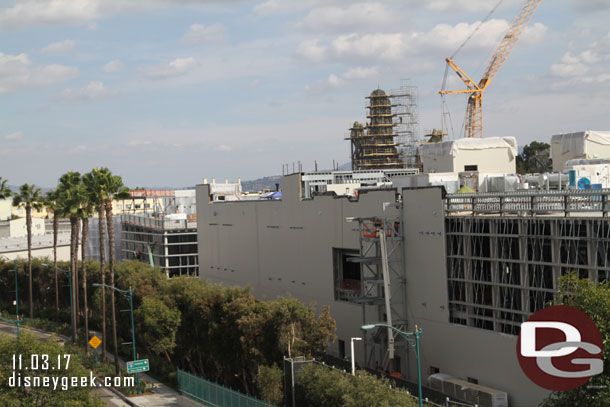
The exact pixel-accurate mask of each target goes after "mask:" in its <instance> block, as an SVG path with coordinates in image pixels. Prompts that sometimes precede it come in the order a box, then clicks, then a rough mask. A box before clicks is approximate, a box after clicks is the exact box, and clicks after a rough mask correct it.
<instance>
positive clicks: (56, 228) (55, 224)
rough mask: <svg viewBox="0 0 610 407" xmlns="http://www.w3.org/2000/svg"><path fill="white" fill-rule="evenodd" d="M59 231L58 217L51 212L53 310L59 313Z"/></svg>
mask: <svg viewBox="0 0 610 407" xmlns="http://www.w3.org/2000/svg"><path fill="white" fill-rule="evenodd" d="M58 233H59V218H58V217H57V213H56V212H53V268H54V269H55V310H56V311H57V313H58V314H59V279H58V278H57V273H58V271H57V235H58Z"/></svg>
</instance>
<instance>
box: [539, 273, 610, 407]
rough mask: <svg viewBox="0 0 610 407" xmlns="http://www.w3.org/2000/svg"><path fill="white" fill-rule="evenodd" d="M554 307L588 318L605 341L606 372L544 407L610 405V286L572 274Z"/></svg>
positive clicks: (561, 284) (564, 279) (553, 395)
mask: <svg viewBox="0 0 610 407" xmlns="http://www.w3.org/2000/svg"><path fill="white" fill-rule="evenodd" d="M553 304H554V305H568V306H571V307H574V308H577V309H579V310H581V311H583V312H584V313H585V314H587V315H588V316H589V317H590V318H591V319H592V320H593V322H595V325H597V328H598V329H599V331H600V333H601V336H602V341H603V348H604V349H603V360H604V372H603V373H602V374H599V375H595V376H593V377H592V378H591V379H590V380H589V382H587V383H586V384H585V385H583V386H580V387H578V388H576V389H574V390H570V391H560V392H553V393H551V395H550V396H549V397H548V398H547V399H546V400H545V401H544V402H543V403H542V406H543V407H572V406H587V407H606V406H608V405H610V285H609V284H608V281H604V282H602V283H595V282H593V281H591V280H589V279H579V278H578V274H576V273H569V274H566V275H565V276H562V277H561V278H560V280H559V289H558V292H557V296H556V300H555V301H554V303H553Z"/></svg>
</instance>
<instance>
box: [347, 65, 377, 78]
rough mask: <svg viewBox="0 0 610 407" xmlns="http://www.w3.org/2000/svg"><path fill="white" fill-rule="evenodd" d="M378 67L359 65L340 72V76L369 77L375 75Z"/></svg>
mask: <svg viewBox="0 0 610 407" xmlns="http://www.w3.org/2000/svg"><path fill="white" fill-rule="evenodd" d="M378 73H379V69H378V68H377V67H376V66H373V67H368V68H365V67H361V66H357V67H355V68H350V69H348V70H347V71H346V72H344V73H342V74H341V76H342V77H343V78H345V79H369V78H371V77H373V76H377V75H378Z"/></svg>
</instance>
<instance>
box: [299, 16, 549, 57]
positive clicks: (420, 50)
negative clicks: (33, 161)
mask: <svg viewBox="0 0 610 407" xmlns="http://www.w3.org/2000/svg"><path fill="white" fill-rule="evenodd" d="M479 24H480V23H479V22H475V23H472V24H469V23H458V24H455V25H449V24H437V25H436V26H434V27H433V28H432V29H431V30H429V31H411V32H394V33H364V34H362V33H350V34H342V35H339V36H337V37H335V38H334V39H332V40H330V42H327V43H326V44H325V43H321V41H320V40H319V39H313V40H306V41H303V42H301V43H300V44H299V45H298V46H297V49H296V54H297V56H299V57H302V58H304V59H308V60H310V61H312V62H327V61H329V60H332V61H336V60H346V59H347V60H352V61H353V60H354V59H355V60H357V61H358V62H361V63H362V62H365V61H370V60H371V59H380V60H385V61H399V60H404V59H405V58H407V57H408V56H414V55H424V56H429V55H431V51H442V52H444V53H450V52H453V51H455V50H456V49H457V48H458V47H459V46H460V45H461V44H462V43H463V42H464V40H466V38H468V36H469V35H470V34H471V33H472V32H473V30H474V29H475V27H477V26H478V25H479ZM508 27H509V23H508V21H505V20H495V19H492V20H489V21H486V22H485V23H483V24H482V25H481V27H480V29H479V31H478V32H477V34H476V35H474V36H473V37H472V38H470V40H469V41H468V43H467V48H466V50H467V51H468V52H478V51H485V52H490V51H491V50H493V49H494V47H495V46H496V45H497V44H498V43H499V40H500V39H501V38H502V36H503V35H504V34H505V33H506V31H507V29H508ZM546 32H547V27H546V26H545V25H544V24H540V23H537V24H535V25H534V26H532V27H531V28H530V29H529V30H528V29H526V30H525V32H524V33H523V39H524V42H526V43H530V44H531V43H538V42H540V41H542V39H543V38H544V35H545V34H546Z"/></svg>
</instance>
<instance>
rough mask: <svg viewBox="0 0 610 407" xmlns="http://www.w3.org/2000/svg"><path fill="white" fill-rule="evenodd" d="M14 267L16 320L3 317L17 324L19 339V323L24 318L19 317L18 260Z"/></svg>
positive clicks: (14, 261)
mask: <svg viewBox="0 0 610 407" xmlns="http://www.w3.org/2000/svg"><path fill="white" fill-rule="evenodd" d="M2 257H4V258H5V259H7V260H10V259H9V258H8V257H6V256H2ZM13 268H14V270H15V320H14V321H9V320H7V319H4V318H2V320H3V321H6V322H10V323H11V324H15V325H16V326H17V340H19V337H20V335H19V324H20V323H22V322H23V318H21V319H20V318H19V282H18V280H17V260H13Z"/></svg>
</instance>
